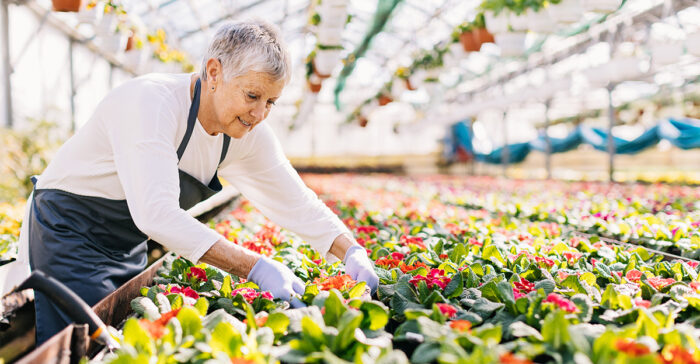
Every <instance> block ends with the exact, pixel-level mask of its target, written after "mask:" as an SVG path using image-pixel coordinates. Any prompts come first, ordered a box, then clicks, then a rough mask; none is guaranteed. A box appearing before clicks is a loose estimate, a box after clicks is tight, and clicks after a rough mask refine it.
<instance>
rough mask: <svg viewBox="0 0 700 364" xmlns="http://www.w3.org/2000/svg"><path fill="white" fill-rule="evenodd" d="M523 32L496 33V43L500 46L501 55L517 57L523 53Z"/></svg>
mask: <svg viewBox="0 0 700 364" xmlns="http://www.w3.org/2000/svg"><path fill="white" fill-rule="evenodd" d="M525 35H526V34H525V33H516V32H510V33H502V34H496V45H497V46H498V47H499V48H501V56H503V57H517V56H520V55H522V54H523V53H525V50H526V49H525Z"/></svg>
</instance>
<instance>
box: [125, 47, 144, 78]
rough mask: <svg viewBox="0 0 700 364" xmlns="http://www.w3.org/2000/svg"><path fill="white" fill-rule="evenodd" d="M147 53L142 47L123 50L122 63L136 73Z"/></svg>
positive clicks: (140, 68)
mask: <svg viewBox="0 0 700 364" xmlns="http://www.w3.org/2000/svg"><path fill="white" fill-rule="evenodd" d="M147 57H148V53H147V52H146V51H144V49H132V50H130V51H127V52H124V65H125V66H126V67H128V68H131V69H132V70H133V71H134V72H136V73H141V72H142V71H143V70H142V68H143V65H144V63H145V62H146V60H147Z"/></svg>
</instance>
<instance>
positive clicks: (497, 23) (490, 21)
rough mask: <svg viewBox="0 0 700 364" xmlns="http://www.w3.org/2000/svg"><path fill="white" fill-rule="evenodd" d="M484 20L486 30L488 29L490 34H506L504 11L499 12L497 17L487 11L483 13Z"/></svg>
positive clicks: (506, 24) (506, 14) (506, 22)
mask: <svg viewBox="0 0 700 364" xmlns="http://www.w3.org/2000/svg"><path fill="white" fill-rule="evenodd" d="M484 20H485V22H486V29H488V30H489V32H490V33H491V34H499V33H507V32H508V13H507V12H506V11H501V12H500V13H499V14H498V15H494V13H493V12H490V11H487V12H485V13H484Z"/></svg>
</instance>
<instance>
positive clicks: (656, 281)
mask: <svg viewBox="0 0 700 364" xmlns="http://www.w3.org/2000/svg"><path fill="white" fill-rule="evenodd" d="M647 282H648V283H649V285H650V286H652V287H654V288H656V289H661V288H664V287H666V286H668V285H669V284H672V283H675V282H676V280H675V279H673V278H659V277H651V278H649V279H647Z"/></svg>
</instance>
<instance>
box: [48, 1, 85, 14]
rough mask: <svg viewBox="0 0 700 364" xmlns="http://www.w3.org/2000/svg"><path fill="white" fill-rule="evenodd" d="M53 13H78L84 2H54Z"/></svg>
mask: <svg viewBox="0 0 700 364" xmlns="http://www.w3.org/2000/svg"><path fill="white" fill-rule="evenodd" d="M52 3H53V11H65V12H77V11H79V10H80V6H81V5H82V0H52Z"/></svg>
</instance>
